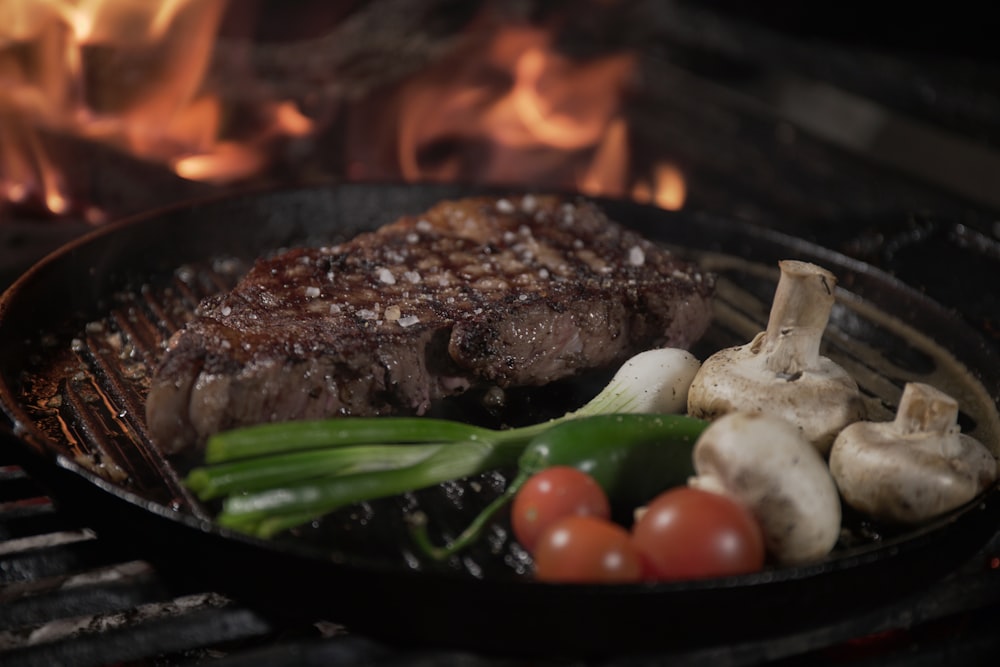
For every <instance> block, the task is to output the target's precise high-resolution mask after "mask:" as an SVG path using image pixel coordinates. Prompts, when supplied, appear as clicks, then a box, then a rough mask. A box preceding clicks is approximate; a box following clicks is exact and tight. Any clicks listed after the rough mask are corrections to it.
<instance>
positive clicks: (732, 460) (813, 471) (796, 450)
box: [689, 412, 841, 564]
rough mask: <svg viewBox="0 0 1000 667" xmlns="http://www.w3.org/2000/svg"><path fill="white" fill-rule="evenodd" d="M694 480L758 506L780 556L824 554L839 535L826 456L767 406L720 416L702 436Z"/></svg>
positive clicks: (785, 559)
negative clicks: (761, 408)
mask: <svg viewBox="0 0 1000 667" xmlns="http://www.w3.org/2000/svg"><path fill="white" fill-rule="evenodd" d="M693 456H694V468H695V472H696V473H697V476H696V477H693V478H692V479H691V480H690V482H689V484H690V486H695V487H698V488H702V489H708V490H712V491H717V492H720V493H726V494H728V495H730V496H732V497H734V498H736V499H737V500H739V501H740V502H742V503H743V504H744V505H745V506H746V507H748V508H749V509H750V511H751V512H753V514H754V516H755V517H756V518H757V521H758V522H759V523H760V527H761V531H762V532H763V534H764V542H765V544H766V546H767V550H768V553H770V554H771V555H772V556H773V557H774V558H775V559H776V560H777V561H778V562H781V563H789V564H791V563H803V562H807V561H811V560H816V559H818V558H822V557H823V556H825V555H826V554H828V553H829V552H830V550H831V549H833V547H834V545H836V543H837V539H838V538H839V536H840V520H841V508H840V498H839V496H838V495H837V486H836V484H834V481H833V478H832V477H831V476H830V471H829V469H828V468H827V465H826V461H825V460H824V459H823V457H822V456H821V455H820V453H819V452H818V451H816V448H815V447H813V445H812V444H811V443H810V442H809V441H808V440H806V439H805V438H804V437H803V436H802V433H801V432H800V431H799V429H798V428H796V427H795V426H794V425H792V424H790V423H789V422H787V421H785V420H784V419H781V418H780V417H776V416H773V415H768V414H764V413H761V412H733V413H730V414H728V415H725V416H723V417H720V418H719V419H717V420H716V421H714V422H713V423H712V424H710V425H709V427H708V428H707V429H705V431H704V432H703V433H702V435H701V437H699V438H698V442H697V443H695V448H694V455H693Z"/></svg>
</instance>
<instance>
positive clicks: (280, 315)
mask: <svg viewBox="0 0 1000 667" xmlns="http://www.w3.org/2000/svg"><path fill="white" fill-rule="evenodd" d="M713 290H714V281H713V279H712V278H711V276H708V275H706V274H704V273H702V272H700V271H699V270H698V268H697V267H695V266H691V265H689V264H688V263H685V262H682V261H680V260H679V259H678V258H676V257H674V256H673V255H671V254H670V253H669V252H667V251H666V250H665V249H663V248H661V247H659V246H657V245H654V244H653V243H651V242H650V241H648V240H646V239H643V238H641V237H640V236H639V235H638V234H636V233H634V232H632V231H629V230H627V229H624V228H623V227H621V226H620V225H618V224H616V223H614V222H612V221H610V220H608V218H607V217H606V216H605V215H604V214H603V213H602V212H601V211H600V210H599V209H598V208H597V207H596V206H595V205H593V204H592V203H589V202H586V201H583V200H579V201H576V200H574V201H567V200H563V199H560V198H556V197H541V196H532V195H528V196H524V197H522V198H507V199H495V198H471V199H465V200H460V201H449V202H442V203H440V204H438V205H437V206H435V207H434V208H432V209H431V210H429V211H427V212H426V213H425V214H423V215H421V216H416V217H406V218H403V219H400V220H398V221H396V222H394V223H392V224H389V225H386V226H384V227H382V228H380V229H378V230H376V231H374V232H369V233H364V234H361V235H359V236H357V237H355V238H354V239H352V240H350V241H347V242H345V243H341V244H340V245H336V246H333V247H325V248H296V249H293V250H290V251H287V252H284V253H283V254H280V255H278V256H275V257H273V258H268V259H261V260H258V261H257V263H256V264H255V266H254V267H253V268H252V269H251V270H250V272H249V273H248V274H247V275H246V276H245V277H244V278H243V279H242V280H241V281H240V282H239V284H237V285H236V287H235V288H234V289H233V290H232V291H230V292H228V293H226V294H222V295H219V296H215V297H211V298H209V299H206V300H205V301H204V302H203V303H202V304H201V305H200V306H199V308H198V310H197V312H196V314H195V317H194V319H193V320H192V321H191V322H190V323H189V324H188V325H187V326H186V327H185V328H184V329H182V330H180V331H178V332H177V333H176V334H175V335H174V336H173V337H172V338H171V339H170V341H169V342H168V345H167V350H166V353H165V355H164V357H163V359H162V360H161V363H160V365H159V367H158V369H157V371H156V374H155V376H154V378H153V382H152V386H151V388H150V392H149V396H148V402H147V422H148V426H149V429H150V433H151V435H152V437H153V439H154V441H155V442H157V443H158V445H159V446H160V447H161V448H163V449H164V450H165V451H167V452H176V451H178V450H180V449H182V448H185V447H187V446H190V445H195V444H198V443H201V442H203V441H204V439H205V438H206V437H207V436H209V435H210V434H212V433H215V432H217V431H220V430H223V429H227V428H232V427H236V426H241V425H248V424H253V423H258V422H264V421H275V420H285V419H299V418H317V417H329V416H335V415H386V414H422V413H424V412H425V411H426V410H427V409H428V407H429V406H430V405H431V403H432V402H433V401H435V400H436V399H440V398H442V397H445V396H448V395H454V394H458V393H461V392H464V391H466V390H468V389H469V388H470V387H472V386H486V385H490V384H492V385H496V386H499V387H513V386H538V385H543V384H545V383H548V382H551V381H553V380H557V379H561V378H566V377H569V376H572V375H573V374H576V373H579V372H581V371H584V370H592V369H595V368H604V367H608V366H610V365H612V364H617V363H621V362H622V361H624V359H626V358H627V357H628V356H630V355H632V354H634V353H636V352H638V351H640V350H642V349H648V348H651V347H655V346H665V345H670V346H678V347H682V346H688V345H689V344H691V343H693V342H694V341H695V340H697V339H698V338H699V337H700V336H701V335H702V333H703V332H704V331H705V329H706V328H707V326H708V324H709V320H710V313H711V310H710V301H711V296H712V293H713Z"/></svg>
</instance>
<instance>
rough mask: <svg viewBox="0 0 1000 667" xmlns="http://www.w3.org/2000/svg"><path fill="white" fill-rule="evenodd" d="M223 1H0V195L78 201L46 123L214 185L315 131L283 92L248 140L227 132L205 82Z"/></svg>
mask: <svg viewBox="0 0 1000 667" xmlns="http://www.w3.org/2000/svg"><path fill="white" fill-rule="evenodd" d="M226 6H227V0H160V1H159V2H152V1H150V0H4V2H3V3H0V192H2V193H4V194H5V195H6V199H7V200H8V201H11V202H23V201H25V200H28V199H29V198H34V199H37V200H38V201H40V202H42V203H43V204H44V205H45V206H46V207H47V208H48V209H49V210H50V211H51V212H52V213H54V214H61V213H64V212H66V211H68V210H69V208H70V207H71V206H72V204H73V202H72V199H73V195H72V194H71V192H70V190H69V188H67V187H66V183H65V182H64V180H63V176H62V174H61V172H60V170H59V165H58V159H57V158H58V155H53V154H52V151H51V150H50V148H49V147H48V146H47V145H46V143H45V141H44V140H43V138H42V137H43V135H42V131H52V132H57V133H62V134H65V135H70V136H75V137H81V138H84V139H87V140H91V141H95V142H100V143H102V144H105V145H107V146H110V147H113V148H114V149H117V150H120V151H123V152H125V153H127V154H129V155H131V156H133V157H136V158H139V159H141V160H144V161H150V162H154V163H160V164H167V165H170V166H172V167H173V168H174V169H175V172H176V173H177V174H178V175H179V176H181V177H184V178H190V179H197V180H207V181H211V182H227V181H232V180H235V179H240V178H246V177H249V176H252V175H253V174H255V173H257V172H259V171H260V170H261V169H262V168H263V166H264V165H265V163H266V161H267V157H266V154H267V153H268V151H269V150H270V147H269V145H268V143H269V142H271V141H274V140H275V139H276V138H280V137H284V136H291V137H297V136H303V135H305V134H307V133H309V132H311V131H312V129H313V127H312V123H311V121H310V119H308V118H307V117H305V116H304V115H303V114H301V113H300V112H299V110H298V109H297V108H295V107H294V104H292V103H290V102H285V101H280V100H279V101H275V102H270V103H267V104H266V105H265V106H264V108H262V109H259V110H255V112H254V117H255V120H256V122H257V125H255V127H254V131H253V133H252V135H251V136H250V137H249V138H241V139H240V140H239V141H235V140H228V139H227V138H226V137H225V136H224V135H225V130H226V128H225V119H226V114H227V109H226V108H224V103H223V101H222V100H221V99H220V97H219V96H218V95H217V94H214V93H212V92H211V91H210V90H207V89H206V85H205V81H206V74H207V72H208V70H209V66H210V63H211V59H212V55H213V49H214V45H215V43H216V41H217V36H218V31H219V27H220V22H221V20H222V17H223V12H224V10H225V8H226ZM0 205H2V201H0ZM87 215H88V217H95V216H94V214H93V213H92V212H88V213H87ZM96 217H98V218H100V216H96Z"/></svg>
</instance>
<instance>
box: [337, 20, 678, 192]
mask: <svg viewBox="0 0 1000 667" xmlns="http://www.w3.org/2000/svg"><path fill="white" fill-rule="evenodd" d="M552 39H553V35H552V32H551V31H549V30H545V29H543V28H539V27H534V26H523V27H506V28H504V29H503V30H499V31H497V32H496V34H495V35H494V36H493V38H492V39H491V40H488V41H487V42H486V43H485V44H484V45H482V46H480V47H479V48H480V49H481V51H479V50H476V52H474V53H466V52H462V53H460V54H458V57H456V58H455V59H454V60H447V61H445V62H442V63H440V64H439V66H438V67H436V68H432V69H430V70H428V71H426V72H423V73H421V74H419V75H418V76H416V77H414V78H413V79H412V80H411V81H409V82H408V83H407V84H406V85H405V86H403V87H402V88H401V89H400V90H399V92H398V93H397V95H396V97H395V99H394V100H392V101H391V103H390V104H388V105H387V108H388V109H390V110H389V111H388V112H383V115H382V117H379V114H378V112H377V111H374V110H372V109H369V108H367V107H363V108H362V110H361V111H360V112H359V114H358V116H359V117H360V118H361V120H360V121H358V122H359V123H360V127H359V128H355V130H356V131H352V132H351V133H350V134H352V135H353V136H357V137H361V138H362V139H361V140H360V141H359V143H357V144H354V145H353V146H352V150H351V153H352V155H353V156H354V157H355V161H354V162H353V163H352V165H351V176H352V177H353V178H355V179H359V180H365V179H372V180H377V179H380V178H386V177H391V176H392V169H393V165H392V164H391V163H390V164H389V165H388V166H387V165H386V164H385V162H386V160H385V157H384V155H385V154H387V153H391V152H392V149H391V148H390V149H387V148H386V147H385V146H384V145H383V144H384V143H385V142H386V141H390V142H391V143H392V145H394V147H395V148H394V150H395V157H396V160H397V164H398V170H399V172H400V174H401V175H402V176H403V178H404V179H406V180H408V181H414V182H419V181H444V182H448V181H456V180H471V181H475V182H479V183H486V184H501V185H521V186H524V185H529V186H532V187H535V186H538V185H541V186H543V187H550V188H558V189H567V190H575V191H579V192H583V193H586V194H589V195H604V196H615V197H623V196H631V197H634V198H635V199H637V200H639V201H642V202H644V203H653V204H655V205H657V206H660V207H662V208H667V209H672V210H676V209H679V208H681V207H682V206H683V204H684V199H685V194H686V191H685V185H684V179H683V176H682V175H681V173H680V172H679V171H678V170H677V168H676V167H674V166H672V165H670V164H667V163H664V164H661V165H658V166H657V167H656V168H655V169H654V172H653V173H652V174H650V175H649V176H648V177H647V178H644V179H643V178H638V177H636V176H634V175H632V174H630V167H631V165H630V154H629V153H630V151H629V127H628V122H627V119H626V117H625V109H624V97H625V93H626V92H627V90H628V88H629V85H630V82H631V78H632V77H633V76H634V74H635V68H636V62H635V57H634V55H633V54H631V53H627V52H623V53H614V54H610V55H604V56H602V57H599V58H593V59H590V60H574V59H572V58H570V57H569V56H567V55H564V54H561V53H559V52H558V50H557V49H556V48H555V47H554V46H553V44H552ZM372 118H377V120H372ZM369 122H372V123H374V127H368V126H367V123H369ZM385 127H396V128H398V132H386V131H384V128H385ZM387 137H388V138H389V139H387ZM362 144H364V145H362Z"/></svg>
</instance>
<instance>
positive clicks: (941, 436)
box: [830, 382, 997, 524]
mask: <svg viewBox="0 0 1000 667" xmlns="http://www.w3.org/2000/svg"><path fill="white" fill-rule="evenodd" d="M830 470H831V472H832V473H833V476H834V479H835V480H836V482H837V485H838V486H839V487H840V493H841V496H842V497H843V498H844V502H845V503H847V504H848V505H850V506H851V507H853V508H855V509H857V510H859V511H861V512H864V513H865V514H868V515H870V516H872V517H875V518H878V519H883V520H888V521H893V522H899V523H906V524H915V523H919V522H922V521H926V520H928V519H931V518H933V517H935V516H938V515H941V514H944V513H945V512H948V511H950V510H952V509H955V508H957V507H959V506H961V505H963V504H965V503H967V502H969V501H970V500H972V499H973V498H975V497H976V495H978V494H979V493H980V492H982V491H984V490H985V489H986V488H987V487H989V486H990V485H991V484H992V483H993V482H994V481H995V480H996V478H997V461H996V458H995V457H994V456H993V454H992V453H990V451H989V450H988V449H987V448H986V447H985V446H984V445H983V444H982V443H980V442H979V441H978V440H975V439H974V438H972V437H970V436H968V435H965V434H963V433H961V432H960V429H959V426H958V402H957V401H955V399H953V398H952V397H951V396H948V395H947V394H945V393H944V392H942V391H940V390H938V389H935V388H934V387H931V386H930V385H927V384H923V383H919V382H911V383H909V384H907V385H906V386H905V387H904V389H903V395H902V398H901V399H900V402H899V408H898V410H897V412H896V417H895V419H894V420H893V421H890V422H867V421H866V422H858V423H856V424H851V425H850V426H848V427H847V428H845V429H844V430H843V431H842V432H841V433H840V435H839V436H837V439H836V441H835V442H834V444H833V449H832V450H831V451H830Z"/></svg>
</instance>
